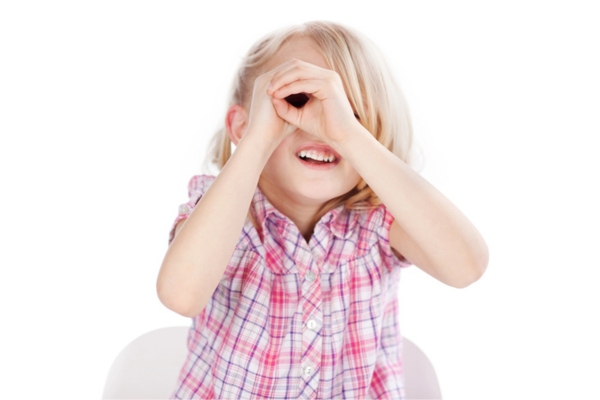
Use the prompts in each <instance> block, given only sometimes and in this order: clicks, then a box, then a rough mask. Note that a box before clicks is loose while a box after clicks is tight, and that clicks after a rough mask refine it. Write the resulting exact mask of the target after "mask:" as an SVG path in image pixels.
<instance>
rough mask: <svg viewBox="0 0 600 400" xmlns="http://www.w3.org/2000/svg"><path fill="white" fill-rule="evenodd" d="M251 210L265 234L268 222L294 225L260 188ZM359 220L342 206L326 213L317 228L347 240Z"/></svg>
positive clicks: (354, 213) (356, 215)
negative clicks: (325, 229)
mask: <svg viewBox="0 0 600 400" xmlns="http://www.w3.org/2000/svg"><path fill="white" fill-rule="evenodd" d="M250 210H251V214H252V217H253V218H254V219H255V222H256V225H257V226H258V227H260V229H261V230H262V231H263V232H264V230H265V223H266V221H267V220H273V222H279V223H282V222H285V223H289V224H292V223H293V222H292V221H291V220H290V219H289V218H288V217H287V216H285V215H284V214H283V213H281V212H280V211H279V210H278V209H276V208H275V206H274V205H273V204H271V202H270V201H269V200H268V199H267V197H266V196H265V195H264V194H263V193H262V191H261V190H260V188H258V187H257V188H256V192H255V193H254V197H253V199H252V205H251V209H250ZM357 219H358V213H357V212H353V211H351V210H347V209H346V208H345V207H344V205H343V204H341V205H339V206H337V207H336V208H334V209H332V210H329V211H328V212H327V213H325V215H323V216H322V217H321V219H320V220H319V222H317V226H319V225H320V226H323V227H324V228H328V229H329V230H330V231H331V232H332V233H333V234H334V235H335V236H336V237H338V238H340V239H347V238H349V237H350V235H351V234H352V232H353V231H354V228H355V227H356V222H357ZM317 226H316V227H315V231H316V230H317ZM261 236H262V235H261Z"/></svg>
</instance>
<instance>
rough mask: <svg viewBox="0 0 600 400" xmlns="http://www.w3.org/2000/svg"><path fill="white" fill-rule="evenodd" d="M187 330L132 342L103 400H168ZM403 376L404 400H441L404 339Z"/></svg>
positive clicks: (421, 358)
mask: <svg viewBox="0 0 600 400" xmlns="http://www.w3.org/2000/svg"><path fill="white" fill-rule="evenodd" d="M188 330H189V328H188V327H183V326H176V327H171V328H162V329H157V330H154V331H151V332H148V333H146V334H144V335H142V336H140V337H138V338H137V339H135V340H134V341H133V342H131V343H130V344H129V345H128V346H127V347H125V349H123V351H121V353H120V354H119V355H118V356H117V359H116V360H115V361H114V363H113V365H112V367H111V369H110V371H109V373H108V377H107V379H106V384H105V386H104V394H103V395H102V398H103V399H168V398H169V396H170V395H171V394H172V393H173V390H174V389H175V384H176V382H177V377H178V374H179V371H180V369H181V367H182V366H183V363H184V361H185V358H186V355H187V334H188ZM403 344H404V377H405V380H406V397H407V399H441V394H440V386H439V383H438V380H437V376H436V374H435V370H434V369H433V365H431V362H430V361H429V359H428V358H427V356H426V355H425V353H423V352H422V351H421V349H419V348H418V347H417V346H416V345H415V344H414V343H413V342H411V341H410V340H408V339H406V338H404V343H403Z"/></svg>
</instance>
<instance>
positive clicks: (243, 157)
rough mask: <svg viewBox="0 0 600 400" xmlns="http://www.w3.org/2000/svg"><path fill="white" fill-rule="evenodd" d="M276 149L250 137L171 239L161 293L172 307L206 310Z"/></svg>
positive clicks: (159, 286)
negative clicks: (262, 172) (262, 174)
mask: <svg viewBox="0 0 600 400" xmlns="http://www.w3.org/2000/svg"><path fill="white" fill-rule="evenodd" d="M274 147H275V144H274V143H268V142H267V141H266V140H264V139H262V138H260V137H258V136H253V135H247V137H244V138H243V139H242V140H241V141H240V142H239V145H238V146H237V149H236V151H235V152H234V153H233V155H232V156H231V158H230V159H229V161H228V162H227V164H226V165H225V166H224V167H223V169H222V171H221V172H220V174H219V176H218V177H217V178H216V179H215V181H214V182H213V183H212V185H211V186H210V187H209V189H208V190H207V191H206V193H205V194H204V195H203V196H202V198H201V199H200V201H199V202H198V204H197V205H196V207H195V208H194V210H193V211H192V213H191V214H190V216H189V217H188V219H187V221H186V222H185V223H184V224H183V226H182V227H181V229H180V231H179V232H178V233H177V235H176V237H175V238H174V239H173V241H172V242H171V245H170V247H169V249H168V250H167V253H166V255H165V257H164V260H163V262H162V266H161V269H160V273H159V276H158V281H157V292H158V296H159V298H160V300H161V301H162V303H163V304H164V305H165V306H166V307H168V308H169V309H171V310H173V311H175V312H177V313H179V314H182V315H186V316H190V317H192V316H194V315H197V314H198V313H200V312H201V311H202V309H204V307H205V305H206V304H207V302H208V300H209V299H210V297H211V296H212V294H213V292H214V290H215V288H216V287H217V285H218V283H219V281H220V279H221V277H222V275H223V272H224V271H225V268H226V267H227V264H228V263H229V260H230V258H231V255H232V253H233V251H234V249H235V245H236V243H237V242H238V240H239V237H240V232H241V230H242V227H243V225H244V222H245V220H246V217H247V214H248V208H249V205H250V203H251V201H252V196H253V195H254V192H255V190H256V186H257V183H258V179H259V177H260V173H261V171H262V169H263V167H264V165H265V163H266V161H267V160H268V158H269V156H270V154H271V153H272V151H273V150H274Z"/></svg>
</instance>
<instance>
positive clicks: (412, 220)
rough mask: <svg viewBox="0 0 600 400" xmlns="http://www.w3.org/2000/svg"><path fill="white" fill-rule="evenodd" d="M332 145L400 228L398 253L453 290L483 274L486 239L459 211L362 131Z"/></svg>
mask: <svg viewBox="0 0 600 400" xmlns="http://www.w3.org/2000/svg"><path fill="white" fill-rule="evenodd" d="M361 128H362V127H361ZM335 147H336V150H337V151H338V152H340V154H342V156H343V157H345V158H346V159H347V160H348V161H349V162H350V163H351V164H352V166H353V167H354V168H355V169H356V171H357V172H358V173H359V174H360V175H361V176H362V178H363V179H364V180H365V181H366V182H367V184H369V186H370V187H371V188H372V189H373V191H374V192H375V193H376V194H377V196H378V197H379V198H380V199H381V201H382V202H383V203H384V204H385V206H386V207H387V208H388V210H389V211H390V212H391V213H392V215H393V216H394V219H395V221H396V223H397V224H398V225H399V226H400V228H401V230H402V234H403V238H404V239H405V240H404V241H402V243H401V244H400V245H399V246H397V247H400V248H396V250H398V251H399V252H400V253H402V254H403V255H404V256H405V257H407V258H408V259H409V261H411V262H413V263H415V264H416V265H417V266H419V267H421V268H422V269H424V270H425V271H426V272H428V273H430V274H431V275H433V276H434V277H436V278H437V279H439V280H440V281H442V282H444V283H447V284H449V285H452V286H457V287H462V286H466V285H467V284H469V283H470V282H471V281H473V280H476V279H477V278H478V277H479V276H480V275H481V274H482V273H483V270H485V267H486V265H487V257H488V256H487V246H486V244H485V241H484V240H483V238H482V237H481V235H480V234H479V232H478V231H477V229H476V228H475V227H474V226H473V225H472V224H471V222H470V221H469V220H468V219H467V218H466V217H465V216H464V215H463V214H462V213H461V212H460V210H458V208H457V207H456V206H455V205H454V204H452V203H451V202H450V201H449V200H448V199H447V198H446V197H445V196H444V195H443V194H442V193H440V192H439V191H438V190H437V189H435V188H434V187H433V186H432V185H431V184H430V183H429V182H427V180H425V179H424V178H423V177H421V176H420V175H419V174H417V173H416V172H415V171H413V170H412V169H411V168H410V167H409V166H408V165H407V164H406V163H404V162H403V161H402V160H400V159H399V158H398V157H397V156H395V155H394V154H393V153H391V152H390V151H389V150H387V149H386V148H385V147H384V146H383V145H381V144H380V143H379V142H378V141H377V140H376V139H375V138H374V137H373V136H372V135H371V134H370V133H369V132H367V131H366V130H364V128H363V129H357V131H356V132H353V133H352V134H351V135H348V136H347V138H346V140H344V141H343V142H338V143H335ZM407 242H410V243H407ZM392 244H394V243H392Z"/></svg>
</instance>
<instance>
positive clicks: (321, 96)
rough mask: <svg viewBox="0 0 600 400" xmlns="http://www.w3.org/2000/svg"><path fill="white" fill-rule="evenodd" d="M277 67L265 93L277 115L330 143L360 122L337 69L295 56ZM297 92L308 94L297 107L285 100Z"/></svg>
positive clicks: (341, 138)
mask: <svg viewBox="0 0 600 400" xmlns="http://www.w3.org/2000/svg"><path fill="white" fill-rule="evenodd" d="M286 64H287V65H286ZM278 69H279V70H278V71H277V72H276V73H275V74H274V75H273V77H272V79H271V84H270V85H269V87H268V88H267V94H269V95H271V96H272V98H273V106H274V107H275V111H276V112H277V114H278V115H279V117H280V118H282V119H283V120H285V121H287V122H289V123H290V124H291V125H294V126H297V127H298V128H300V129H301V130H303V131H305V132H306V133H309V134H311V135H313V136H316V137H318V138H319V139H321V140H322V141H324V142H326V143H329V144H334V143H336V142H341V141H343V140H344V139H345V138H346V135H347V134H348V133H349V132H350V131H351V128H353V127H356V124H359V125H360V123H359V122H358V121H357V120H356V117H355V115H354V111H353V110H352V106H351V105H350V102H349V101H348V98H347V96H346V92H345V91H344V85H343V84H342V79H341V78H340V76H339V75H338V74H337V72H335V71H332V70H329V69H325V68H321V67H318V66H316V65H313V64H310V63H307V62H304V61H301V60H297V59H294V60H290V61H287V62H286V63H284V64H282V65H280V66H279V67H278ZM297 93H304V94H306V95H307V96H308V101H307V102H306V104H305V105H304V106H302V107H300V108H296V107H294V106H292V105H291V104H289V103H288V102H287V101H286V100H285V97H287V96H289V95H292V94H297Z"/></svg>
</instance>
